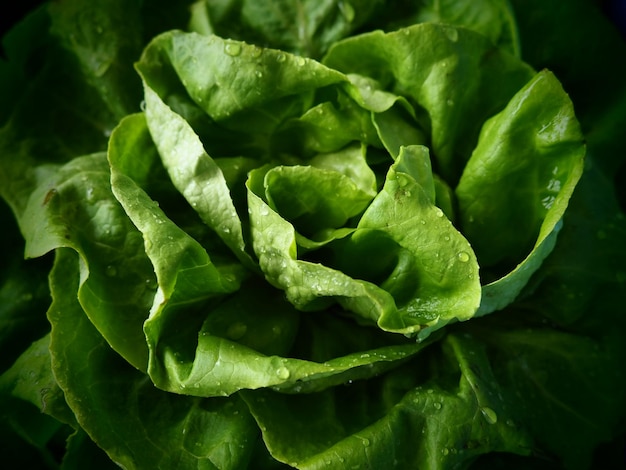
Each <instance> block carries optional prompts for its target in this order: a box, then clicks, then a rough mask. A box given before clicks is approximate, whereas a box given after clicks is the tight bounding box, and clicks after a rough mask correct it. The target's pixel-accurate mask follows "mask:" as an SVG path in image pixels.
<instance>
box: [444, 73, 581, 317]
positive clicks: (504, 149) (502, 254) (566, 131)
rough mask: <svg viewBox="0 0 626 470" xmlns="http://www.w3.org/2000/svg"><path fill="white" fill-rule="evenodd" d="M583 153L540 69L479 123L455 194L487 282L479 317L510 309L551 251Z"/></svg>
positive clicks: (556, 90)
mask: <svg viewBox="0 0 626 470" xmlns="http://www.w3.org/2000/svg"><path fill="white" fill-rule="evenodd" d="M521 142H527V143H526V144H524V145H522V144H521ZM530 143H533V145H530ZM584 155H585V145H584V142H583V137H582V134H581V132H580V128H579V125H578V121H576V118H575V116H574V111H573V108H572V104H571V101H570V100H569V98H568V96H567V95H566V94H565V92H564V91H563V90H562V88H561V85H560V84H559V83H558V81H557V80H556V79H555V78H554V76H553V75H552V74H551V73H549V72H547V71H544V72H541V73H539V74H537V75H536V77H535V78H534V79H533V80H531V81H530V82H529V83H528V84H527V85H526V87H524V88H523V89H522V90H520V91H519V93H517V94H516V96H515V97H514V98H513V99H512V100H511V102H510V103H509V104H508V105H507V108H506V109H505V110H503V111H502V112H501V113H500V114H498V115H496V116H494V117H493V118H492V119H490V120H489V121H487V123H486V124H485V126H484V128H483V131H482V133H481V137H480V140H479V143H478V146H477V147H476V150H475V151H474V153H473V155H472V158H471V159H470V161H469V162H468V164H467V166H466V168H465V170H464V173H463V176H462V177H461V180H460V182H459V185H458V186H457V188H456V194H457V198H458V202H459V219H460V221H459V223H460V225H461V227H462V230H463V233H464V234H466V235H467V237H468V239H469V240H470V242H471V243H472V246H473V247H474V249H475V250H476V253H477V256H478V258H479V260H480V262H481V267H482V269H483V271H482V276H483V277H484V282H485V283H488V284H487V285H486V286H485V288H484V294H485V302H484V303H483V305H482V306H481V314H482V313H489V312H491V311H493V310H497V309H499V308H502V307H503V306H504V305H506V304H507V303H510V302H511V301H512V300H513V299H514V298H515V297H516V296H517V294H519V292H520V291H521V289H522V288H523V287H524V286H525V285H526V283H527V282H528V279H529V278H530V276H531V275H532V273H533V272H535V271H536V270H537V268H538V267H539V266H540V264H541V263H542V262H543V260H544V259H545V257H546V256H547V255H548V253H550V251H551V250H552V249H553V247H554V243H555V237H556V234H557V232H558V231H559V229H560V224H561V222H560V221H561V218H562V217H563V214H564V213H565V209H566V208H567V205H568V203H569V199H570V197H571V195H572V193H573V191H574V187H575V186H576V184H577V183H578V180H579V179H580V176H581V174H582V171H583V158H584ZM511 188H512V189H511ZM511 208H515V210H511ZM520 260H523V261H522V262H520ZM513 266H515V268H514V269H513V270H512V271H511V272H509V273H508V274H506V275H505V276H504V277H500V278H498V275H499V273H502V272H506V270H507V269H511V267H513ZM489 268H494V271H495V273H493V272H492V273H490V272H489ZM500 275H501V274H500ZM494 277H495V279H497V280H493V281H492V279H493V278H494Z"/></svg>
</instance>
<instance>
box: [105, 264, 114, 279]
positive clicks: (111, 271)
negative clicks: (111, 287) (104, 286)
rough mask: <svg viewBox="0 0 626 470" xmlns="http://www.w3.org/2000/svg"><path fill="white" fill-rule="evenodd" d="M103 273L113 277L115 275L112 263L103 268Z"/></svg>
mask: <svg viewBox="0 0 626 470" xmlns="http://www.w3.org/2000/svg"><path fill="white" fill-rule="evenodd" d="M104 273H105V274H106V275H107V276H109V277H115V276H117V268H116V267H115V266H113V265H109V266H107V267H106V269H105V270H104Z"/></svg>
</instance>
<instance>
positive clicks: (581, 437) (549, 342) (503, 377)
mask: <svg viewBox="0 0 626 470" xmlns="http://www.w3.org/2000/svg"><path fill="white" fill-rule="evenodd" d="M539 305H540V303H539ZM531 312H532V310H529V309H526V310H525V311H523V312H510V313H509V315H515V314H516V313H517V315H518V316H519V315H520V314H521V315H523V316H525V317H528V316H529V315H530V313H531ZM596 314H597V312H596ZM490 320H491V318H490ZM473 326H475V327H476V330H474V329H473V328H472V331H474V332H475V334H476V336H477V337H478V338H480V340H481V341H483V342H484V343H485V344H486V345H487V347H488V348H489V353H490V357H493V361H492V367H493V369H494V375H495V377H496V378H497V380H498V382H499V383H500V384H501V386H502V394H503V396H505V397H506V401H507V403H509V406H510V407H511V408H512V409H514V410H515V413H516V414H517V415H518V416H519V417H518V418H516V422H517V421H519V424H520V425H522V426H524V427H525V428H526V430H527V431H528V432H530V433H531V435H533V436H534V438H535V439H536V441H537V444H536V445H537V446H538V447H539V448H542V449H543V450H544V452H545V451H547V452H550V453H552V454H555V455H557V456H558V458H559V459H560V460H561V461H562V462H563V463H564V465H565V466H566V467H567V468H572V469H585V468H589V467H590V465H591V459H592V456H593V451H594V449H595V448H596V446H597V445H598V444H599V443H600V442H602V441H605V440H608V439H609V438H610V437H611V433H612V430H613V429H614V428H615V426H616V425H618V421H619V419H620V418H619V416H620V415H621V414H622V413H623V411H624V403H623V399H622V397H623V395H624V391H625V390H626V378H625V377H624V374H623V372H622V369H621V368H620V366H619V364H620V363H621V362H620V361H622V360H623V357H624V348H623V345H622V339H621V333H619V330H615V331H614V332H609V331H606V332H604V334H603V335H602V336H601V337H597V338H590V337H587V336H582V335H577V334H571V333H567V332H561V331H558V330H556V329H554V328H546V327H545V326H540V325H531V326H530V327H523V328H521V327H515V326H513V325H511V324H510V322H507V321H506V320H504V321H498V319H497V317H494V318H493V323H491V325H490V324H489V322H487V323H485V324H480V323H477V324H475V325H473ZM573 429H574V430H575V432H572V431H571V430H573Z"/></svg>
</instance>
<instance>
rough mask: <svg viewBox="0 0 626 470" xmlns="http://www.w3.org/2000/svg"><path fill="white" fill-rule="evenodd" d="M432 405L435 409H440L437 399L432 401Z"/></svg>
mask: <svg viewBox="0 0 626 470" xmlns="http://www.w3.org/2000/svg"><path fill="white" fill-rule="evenodd" d="M433 406H434V407H435V409H436V410H440V409H441V403H439V402H438V401H436V402H435V403H433Z"/></svg>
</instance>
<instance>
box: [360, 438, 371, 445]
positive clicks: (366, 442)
mask: <svg viewBox="0 0 626 470" xmlns="http://www.w3.org/2000/svg"><path fill="white" fill-rule="evenodd" d="M361 443H362V444H363V447H369V445H370V440H369V439H368V438H366V437H362V438H361Z"/></svg>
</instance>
